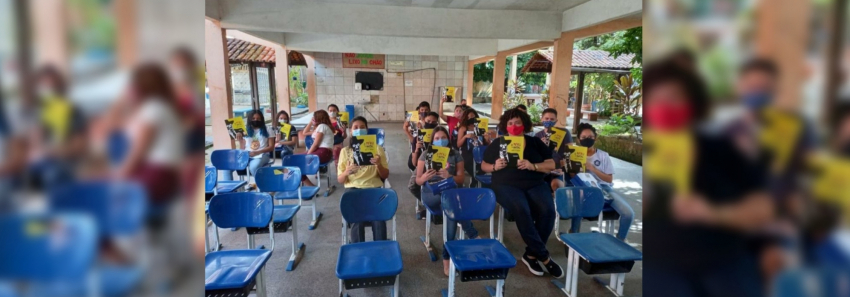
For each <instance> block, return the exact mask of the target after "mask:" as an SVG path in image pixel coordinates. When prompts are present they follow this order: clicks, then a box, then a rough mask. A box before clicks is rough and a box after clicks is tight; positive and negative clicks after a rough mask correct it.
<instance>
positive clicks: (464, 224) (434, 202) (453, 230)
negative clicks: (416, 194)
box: [422, 187, 478, 260]
mask: <svg viewBox="0 0 850 297" xmlns="http://www.w3.org/2000/svg"><path fill="white" fill-rule="evenodd" d="M422 203H423V204H425V205H427V206H428V208H430V209H433V210H442V209H443V207H442V200H441V195H434V193H433V192H431V189H430V188H428V187H422ZM457 223H458V222H455V221H453V220H450V219H448V218H446V217H443V225H444V226H445V228H446V238H444V240H445V241H451V240H455V236H456V235H457ZM459 223H460V227H461V228H463V232H464V233H466V237H467V238H475V237H478V230H475V226H473V225H472V221H460V222H459ZM443 259H444V260H448V259H449V252H448V251H447V250H446V247H445V242H444V243H443Z"/></svg>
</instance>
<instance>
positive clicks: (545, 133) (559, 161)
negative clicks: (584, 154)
mask: <svg viewBox="0 0 850 297" xmlns="http://www.w3.org/2000/svg"><path fill="white" fill-rule="evenodd" d="M540 120H541V121H542V122H543V128H545V129H543V130H542V131H540V132H537V133H536V134H534V137H537V138H540V140H543V144H546V145H549V135H551V134H552V133H551V131H552V127H555V124H556V123H558V111H557V110H555V109H554V108H547V109H544V110H543V114H542V115H541V117H540ZM564 130H567V129H564ZM572 143H573V136H572V134H571V133H570V130H567V135H566V136H564V140H563V141H562V142H561V146H560V147H559V148H558V149H557V150H554V151H552V160H554V161H555V168H556V169H555V170H554V171H552V173H550V174H548V175H546V177H545V178H544V180H546V182H547V183H549V185H551V187H552V192H554V191H555V190H557V189H558V188H562V187H564V181H562V180H561V179H560V178H559V177H560V176H562V175H563V174H564V170H563V168H564V167H566V164H565V162H564V153H565V152H566V147H567V145H568V144H572Z"/></svg>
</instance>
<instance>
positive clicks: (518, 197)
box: [481, 109, 564, 278]
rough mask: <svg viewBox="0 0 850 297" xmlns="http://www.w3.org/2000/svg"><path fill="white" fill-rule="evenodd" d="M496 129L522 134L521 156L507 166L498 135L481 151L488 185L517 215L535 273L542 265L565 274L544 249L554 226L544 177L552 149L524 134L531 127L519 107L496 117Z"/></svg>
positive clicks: (539, 272)
mask: <svg viewBox="0 0 850 297" xmlns="http://www.w3.org/2000/svg"><path fill="white" fill-rule="evenodd" d="M499 130H502V131H507V132H508V135H510V136H519V137H523V138H524V141H525V148H524V150H523V153H522V158H521V159H519V160H517V161H516V165H511V166H509V165H508V161H507V160H506V159H505V158H503V157H501V156H500V153H501V152H500V151H501V150H502V148H501V146H502V144H504V143H505V138H504V137H502V138H498V139H496V140H494V141H493V143H492V144H491V145H490V146H489V147H487V150H486V151H485V152H484V162H483V163H482V164H481V169H482V170H483V171H484V172H492V173H493V183H492V186H491V187H492V189H493V192H495V193H496V200H497V201H498V202H499V204H500V205H501V206H502V207H504V208H505V210H506V211H507V212H510V213H511V214H513V216H514V218H515V219H516V225H517V229H519V233H520V235H521V236H522V240H523V241H525V244H526V245H527V246H526V248H525V253H524V254H523V255H522V262H523V263H525V265H526V266H528V270H529V271H531V273H532V274H534V275H537V276H543V271H544V270H543V267H546V271H548V272H549V274H551V275H552V276H553V277H556V278H560V277H562V276H564V272H563V269H561V266H559V265H558V264H557V263H555V261H552V259H551V258H550V257H549V251H548V250H547V249H546V241H548V240H549V235H550V234H552V229H553V228H554V227H555V205H554V203H552V192H551V189H550V188H549V184H548V183H546V182H545V181H544V178H545V177H546V175H547V174H549V172H551V171H552V170H555V161H553V160H552V151H551V150H549V147H548V146H546V145H545V144H544V143H543V141H541V140H540V138H537V137H531V136H527V135H524V134H525V133H528V132H530V131H531V119H530V118H529V117H528V114H526V113H524V112H522V111H520V110H517V109H511V110H508V111H506V112H505V114H503V115H502V117H501V118H500V119H499ZM511 163H513V162H511ZM541 264H543V267H541Z"/></svg>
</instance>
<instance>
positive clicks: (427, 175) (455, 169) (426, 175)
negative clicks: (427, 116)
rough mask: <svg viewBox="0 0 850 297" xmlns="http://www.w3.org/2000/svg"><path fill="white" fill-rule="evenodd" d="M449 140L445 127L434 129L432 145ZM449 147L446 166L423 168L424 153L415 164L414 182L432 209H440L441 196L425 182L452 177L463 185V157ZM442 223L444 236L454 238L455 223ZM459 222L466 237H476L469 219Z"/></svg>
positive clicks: (446, 259)
mask: <svg viewBox="0 0 850 297" xmlns="http://www.w3.org/2000/svg"><path fill="white" fill-rule="evenodd" d="M449 142H450V141H449V132H448V131H447V130H446V128H443V127H437V128H435V129H434V135H433V144H432V145H433V146H439V147H449ZM449 149H450V150H451V152H450V153H449V159H448V161H446V168H442V169H440V170H434V169H428V170H425V168H426V162H427V161H428V160H427V156H426V155H425V154H422V156H420V157H419V161H418V163H417V165H416V175H415V177H416V184H417V185H419V186H422V187H421V188H422V203H424V204H425V205H428V207H430V208H431V209H434V210H440V209H442V207H441V206H440V205H441V200H440V199H441V196H440V195H438V194H434V193H433V192H432V191H431V188H430V187H428V186H423V185H425V183H427V182H438V181H441V180H444V179H447V178H452V179H454V182H455V183H456V184H457V185H458V187H461V186H463V180H464V175H463V158H461V157H460V153H458V152H457V151H456V150H454V149H451V148H449ZM443 223H444V224H446V238H454V237H455V233H457V224H455V222H453V221H451V220H446V221H445V222H443ZM460 224H461V227H462V228H463V232H466V236H467V237H468V238H470V239H474V238H478V231H477V230H475V227H474V226H473V225H472V222H471V221H463V222H460ZM443 273H444V274H445V275H446V276H448V275H449V252H448V251H447V250H446V249H445V248H443Z"/></svg>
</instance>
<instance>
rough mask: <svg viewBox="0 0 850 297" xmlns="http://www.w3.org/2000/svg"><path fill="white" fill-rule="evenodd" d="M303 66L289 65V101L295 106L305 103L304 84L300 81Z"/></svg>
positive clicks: (306, 97) (305, 92) (304, 104)
mask: <svg viewBox="0 0 850 297" xmlns="http://www.w3.org/2000/svg"><path fill="white" fill-rule="evenodd" d="M303 68H304V67H299V66H296V67H289V92H290V99H289V100H290V102H291V103H294V104H295V106H306V105H307V100H308V96H307V91H306V90H305V89H304V84H303V83H302V81H301V79H300V78H301V70H302V69H303Z"/></svg>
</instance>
